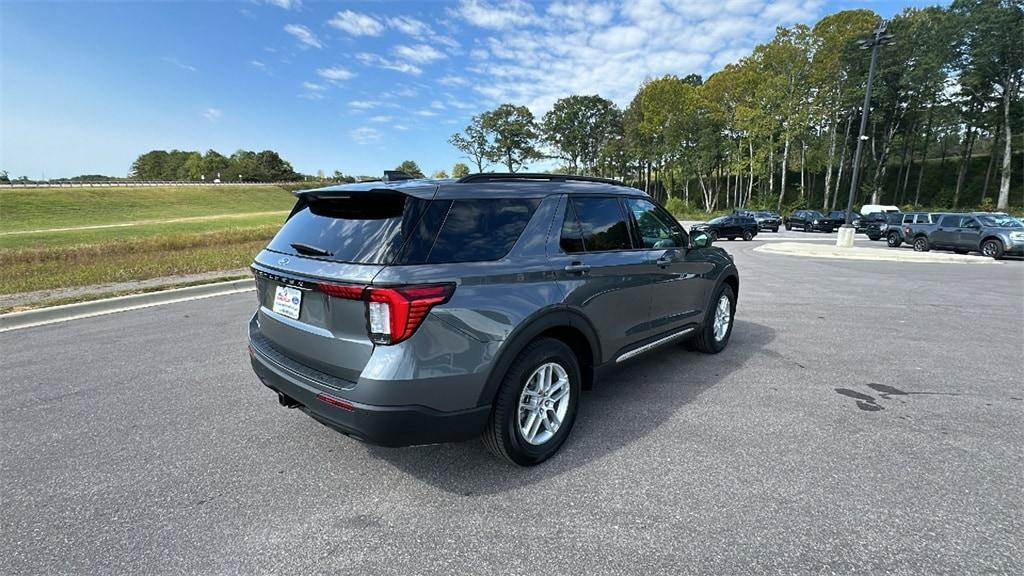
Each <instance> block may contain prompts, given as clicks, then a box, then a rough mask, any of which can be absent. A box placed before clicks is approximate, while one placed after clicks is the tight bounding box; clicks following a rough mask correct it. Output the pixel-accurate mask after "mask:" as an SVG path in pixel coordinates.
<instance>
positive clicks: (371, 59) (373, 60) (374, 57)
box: [356, 52, 423, 76]
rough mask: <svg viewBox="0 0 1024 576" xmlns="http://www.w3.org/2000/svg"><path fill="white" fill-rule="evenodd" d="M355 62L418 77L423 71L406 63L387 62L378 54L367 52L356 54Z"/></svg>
mask: <svg viewBox="0 0 1024 576" xmlns="http://www.w3.org/2000/svg"><path fill="white" fill-rule="evenodd" d="M356 60H359V61H360V62H362V63H363V64H366V65H367V66H376V67H378V68H384V69H385V70H396V71H398V72H404V73H406V74H412V75H414V76H419V75H420V74H422V73H423V70H422V69H421V68H420V67H419V66H414V65H412V64H409V63H408V62H400V61H398V60H388V59H387V58H384V57H383V56H380V55H379V54H370V53H369V52H360V53H359V54H356Z"/></svg>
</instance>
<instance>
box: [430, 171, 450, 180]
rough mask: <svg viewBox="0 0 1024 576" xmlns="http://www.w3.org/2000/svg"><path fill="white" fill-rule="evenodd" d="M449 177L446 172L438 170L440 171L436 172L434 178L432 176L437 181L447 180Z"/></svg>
mask: <svg viewBox="0 0 1024 576" xmlns="http://www.w3.org/2000/svg"><path fill="white" fill-rule="evenodd" d="M447 177H448V173H447V172H445V171H444V170H438V171H436V172H434V175H433V176H431V178H435V179H439V180H441V179H444V178H447Z"/></svg>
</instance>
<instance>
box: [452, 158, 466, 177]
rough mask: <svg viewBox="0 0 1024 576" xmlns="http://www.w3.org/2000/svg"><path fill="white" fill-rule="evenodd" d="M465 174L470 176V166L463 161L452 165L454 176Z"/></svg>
mask: <svg viewBox="0 0 1024 576" xmlns="http://www.w3.org/2000/svg"><path fill="white" fill-rule="evenodd" d="M463 176H469V166H466V165H465V164H463V163H462V162H456V163H455V166H452V178H462V177H463Z"/></svg>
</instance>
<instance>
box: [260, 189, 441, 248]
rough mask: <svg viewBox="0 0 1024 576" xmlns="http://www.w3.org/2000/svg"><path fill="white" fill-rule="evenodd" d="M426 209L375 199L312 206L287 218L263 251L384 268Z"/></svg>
mask: <svg viewBox="0 0 1024 576" xmlns="http://www.w3.org/2000/svg"><path fill="white" fill-rule="evenodd" d="M427 203H428V201H426V200H420V199H417V198H413V197H410V196H406V195H404V194H379V193H374V194H358V195H356V194H353V195H351V196H346V197H341V198H330V199H319V200H315V201H313V202H312V203H310V204H309V205H308V206H306V207H304V208H302V209H300V210H299V211H298V212H296V213H295V214H294V215H293V216H292V217H291V218H289V219H288V221H287V222H285V224H284V226H283V227H282V228H281V230H280V231H279V232H278V233H277V235H276V236H274V239H273V240H271V241H270V244H269V245H268V246H267V248H269V249H270V250H273V251H275V252H282V253H284V254H294V255H297V256H306V257H313V258H324V259H327V260H334V261H336V262H351V263H356V264H388V263H390V262H391V261H392V260H394V258H395V256H397V254H398V251H399V250H400V249H401V247H402V245H403V244H404V243H405V240H406V239H407V238H408V237H409V236H410V235H411V234H412V233H413V231H414V229H415V226H416V223H417V222H418V221H419V218H420V215H421V214H422V212H423V210H424V208H425V207H426V205H427ZM321 251H322V252H321Z"/></svg>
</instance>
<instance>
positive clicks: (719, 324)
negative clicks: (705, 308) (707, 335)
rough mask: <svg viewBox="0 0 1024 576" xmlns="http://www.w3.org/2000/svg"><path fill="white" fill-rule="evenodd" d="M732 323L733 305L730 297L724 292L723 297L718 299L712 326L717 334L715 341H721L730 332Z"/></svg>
mask: <svg viewBox="0 0 1024 576" xmlns="http://www.w3.org/2000/svg"><path fill="white" fill-rule="evenodd" d="M731 323H732V305H731V303H730V302H729V297H728V296H726V295H725V294H722V297H721V298H719V299H718V305H717V306H715V320H714V324H713V326H712V329H713V330H714V334H715V341H717V342H721V341H722V339H723V338H725V335H726V334H727V333H728V332H729V324H731Z"/></svg>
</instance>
